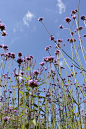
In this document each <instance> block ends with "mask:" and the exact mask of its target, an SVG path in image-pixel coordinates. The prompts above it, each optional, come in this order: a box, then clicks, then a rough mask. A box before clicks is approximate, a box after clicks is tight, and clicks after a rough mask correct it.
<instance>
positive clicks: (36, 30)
mask: <svg viewBox="0 0 86 129" xmlns="http://www.w3.org/2000/svg"><path fill="white" fill-rule="evenodd" d="M0 5H1V6H0V19H1V23H4V24H5V26H6V33H7V34H8V36H6V37H2V36H0V44H5V45H8V47H9V52H13V53H15V55H16V59H17V58H18V56H17V54H18V52H22V53H23V57H24V56H25V57H27V56H28V55H32V56H33V60H34V61H35V60H36V65H35V69H36V70H37V69H38V68H39V67H40V65H39V63H41V62H43V57H46V56H49V54H48V52H46V51H45V48H46V47H47V46H49V45H51V46H52V48H53V49H52V48H51V49H50V53H51V55H52V56H55V55H54V52H55V44H54V42H53V41H50V40H49V38H50V37H49V35H48V33H47V31H46V30H45V28H44V27H43V25H42V24H41V23H40V22H39V21H38V18H39V17H43V18H44V19H43V23H44V24H45V26H46V27H47V29H48V31H49V32H50V34H52V35H54V37H55V39H56V40H57V39H63V42H62V44H64V43H65V44H66V46H65V47H64V46H63V45H62V46H63V49H64V50H65V51H66V52H67V53H68V54H69V55H70V56H72V55H71V45H70V43H69V42H67V39H68V38H71V36H70V33H69V31H68V30H66V29H65V30H61V29H59V25H61V24H62V26H64V28H68V24H67V23H66V22H65V21H64V20H65V18H66V17H70V18H71V19H72V17H71V16H70V14H71V11H72V10H75V9H78V0H3V1H0ZM85 5H86V1H85V0H83V1H80V7H79V9H80V11H79V18H80V17H81V16H82V15H85V12H86V8H85ZM76 15H77V19H78V13H76ZM72 21H73V20H72ZM71 24H72V22H71ZM79 25H80V26H83V27H85V26H84V23H83V21H81V20H80V22H79ZM75 29H76V24H75V23H74V25H73V27H72V31H73V32H74V31H75ZM81 34H82V36H83V35H84V34H85V29H84V30H82V32H81ZM77 37H78V35H77V36H76V35H75V37H74V38H76V39H78V38H77ZM82 40H85V38H83V37H82ZM77 44H78V40H77V41H76V46H77ZM83 45H84V47H85V46H86V45H85V43H84V42H83ZM1 51H2V50H1ZM82 57H83V56H82V53H81V54H80V59H81V61H82V63H83V66H85V64H84V60H83V58H82ZM66 58H68V57H66ZM60 59H61V65H63V62H62V57H60ZM75 60H76V61H77V59H75ZM77 62H78V61H77ZM69 64H70V65H71V63H70V62H69ZM10 66H11V64H10ZM14 66H15V67H17V64H16V63H15V62H14ZM52 68H53V66H52ZM53 69H54V68H53ZM78 77H79V78H80V79H81V82H80V83H81V84H82V82H83V80H82V78H81V77H80V75H78Z"/></svg>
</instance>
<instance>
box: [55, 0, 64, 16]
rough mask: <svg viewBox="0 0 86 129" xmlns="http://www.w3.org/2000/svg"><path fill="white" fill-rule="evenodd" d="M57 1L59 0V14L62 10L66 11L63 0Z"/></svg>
mask: <svg viewBox="0 0 86 129" xmlns="http://www.w3.org/2000/svg"><path fill="white" fill-rule="evenodd" d="M57 1H58V3H57V6H58V7H59V14H61V13H62V12H65V9H66V5H65V4H64V3H63V2H62V1H61V0H57Z"/></svg>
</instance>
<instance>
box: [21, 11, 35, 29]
mask: <svg viewBox="0 0 86 129" xmlns="http://www.w3.org/2000/svg"><path fill="white" fill-rule="evenodd" d="M33 17H35V16H34V15H33V14H32V13H31V12H29V10H28V12H27V13H26V14H25V16H24V17H23V22H24V24H25V25H27V26H28V27H29V23H28V21H31V20H32V18H33Z"/></svg>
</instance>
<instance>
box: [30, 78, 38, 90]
mask: <svg viewBox="0 0 86 129" xmlns="http://www.w3.org/2000/svg"><path fill="white" fill-rule="evenodd" d="M29 86H30V87H32V88H34V87H37V86H38V82H37V80H34V79H33V80H30V81H29Z"/></svg>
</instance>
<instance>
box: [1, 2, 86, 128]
mask: <svg viewBox="0 0 86 129" xmlns="http://www.w3.org/2000/svg"><path fill="white" fill-rule="evenodd" d="M77 12H78V23H77V20H76V16H75V14H76V13H77ZM71 16H72V19H73V23H72V26H73V24H74V22H75V23H76V26H77V30H76V31H75V33H73V32H71V28H72V26H71V27H70V22H71V19H70V18H69V17H67V18H65V21H66V22H67V23H68V25H69V28H68V30H69V31H70V35H71V39H67V41H68V42H69V43H70V45H71V53H72V57H71V56H69V55H68V54H67V52H66V51H64V50H63V47H62V42H63V40H61V39H58V40H57V41H56V40H55V38H54V36H53V35H51V34H50V33H49V31H48V30H47V28H46V27H45V25H44V23H43V18H42V17H41V18H39V19H38V20H39V21H40V22H41V23H42V24H43V26H44V28H45V29H46V31H47V32H48V34H49V36H50V40H51V41H54V43H55V44H56V46H55V57H56V58H54V57H53V56H51V54H50V52H49V49H50V48H52V47H51V45H50V46H47V47H46V48H45V50H46V51H47V52H48V53H49V57H45V58H44V59H43V61H44V62H41V63H40V66H41V67H40V68H38V69H37V70H34V66H35V63H36V62H34V63H33V56H28V57H24V58H22V53H21V52H19V53H18V57H19V58H18V59H17V60H15V54H14V53H12V52H7V51H8V46H6V45H0V48H2V49H3V50H4V53H1V63H0V68H1V76H0V129H86V77H85V72H86V70H85V68H84V67H83V65H82V64H83V63H86V58H85V53H86V51H85V48H84V46H83V44H82V43H83V42H82V40H81V35H80V32H81V30H82V29H83V28H82V27H79V5H78V10H77V9H75V10H73V11H72V13H71ZM81 20H83V21H84V24H85V17H84V16H82V17H81ZM85 25H86V24H85ZM59 28H60V29H65V28H64V27H63V26H62V25H60V27H59ZM0 30H1V34H2V36H6V33H4V30H5V27H4V25H0ZM76 33H77V34H78V36H79V43H78V42H77V44H78V48H77V47H76V44H75V42H76V39H74V38H73V35H74V34H76ZM83 37H86V35H84V36H83ZM63 46H65V44H63ZM76 48H77V49H76ZM79 49H80V50H81V53H79ZM79 54H82V56H83V59H84V62H83V63H81V60H80V55H79ZM65 55H66V56H67V58H68V59H70V60H71V66H70V65H69V63H68V60H67V59H66V58H65ZM60 56H61V57H62V59H63V66H61V65H60V62H61V61H60ZM75 59H77V61H78V63H77V61H75ZM14 62H16V63H17V64H18V71H17V68H13V63H14ZM10 63H12V65H11V67H10ZM52 64H53V65H54V67H55V71H54V70H52ZM44 65H45V66H46V67H44ZM68 69H69V71H70V72H69V71H68ZM33 70H34V71H33ZM76 70H80V73H78V72H76ZM63 73H65V74H63ZM77 74H80V76H82V77H83V84H82V85H81V84H80V79H79V78H77ZM64 75H65V78H64ZM41 76H44V78H42V77H41ZM81 104H83V108H84V109H83V110H81V108H82V107H81ZM76 109H77V111H76Z"/></svg>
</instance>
